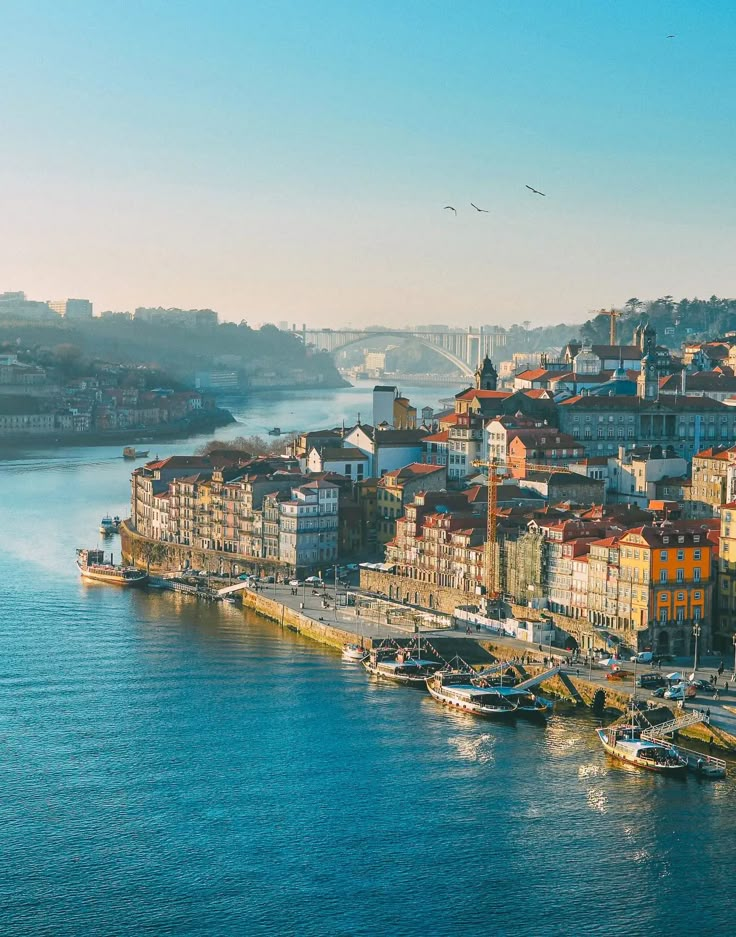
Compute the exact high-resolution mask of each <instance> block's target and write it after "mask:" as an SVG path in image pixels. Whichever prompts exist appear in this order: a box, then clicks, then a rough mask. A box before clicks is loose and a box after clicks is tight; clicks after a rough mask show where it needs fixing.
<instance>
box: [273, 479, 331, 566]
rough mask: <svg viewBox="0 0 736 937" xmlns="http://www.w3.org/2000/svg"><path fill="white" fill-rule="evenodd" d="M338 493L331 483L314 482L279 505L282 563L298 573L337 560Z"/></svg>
mask: <svg viewBox="0 0 736 937" xmlns="http://www.w3.org/2000/svg"><path fill="white" fill-rule="evenodd" d="M338 491H339V489H338V486H337V485H333V484H332V483H331V482H327V481H322V480H318V481H311V482H307V483H306V484H305V485H301V486H299V487H298V488H294V489H293V490H292V497H291V499H290V500H289V501H283V502H281V504H280V505H279V560H280V561H281V562H283V563H287V564H288V565H289V566H290V567H291V568H293V569H294V570H295V571H296V572H297V574H298V573H299V572H301V571H303V570H307V569H314V568H316V567H322V566H330V565H332V564H333V563H334V562H335V561H336V560H337V548H338V532H337V527H338ZM323 575H325V572H324V571H323Z"/></svg>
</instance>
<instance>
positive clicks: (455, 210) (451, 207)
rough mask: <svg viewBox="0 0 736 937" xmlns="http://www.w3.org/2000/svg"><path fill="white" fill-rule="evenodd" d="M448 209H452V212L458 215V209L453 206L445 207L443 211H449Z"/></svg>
mask: <svg viewBox="0 0 736 937" xmlns="http://www.w3.org/2000/svg"><path fill="white" fill-rule="evenodd" d="M448 208H449V209H450V211H454V212H455V214H457V208H454V207H453V206H452V205H445V207H444V208H443V209H442V211H447V209H448Z"/></svg>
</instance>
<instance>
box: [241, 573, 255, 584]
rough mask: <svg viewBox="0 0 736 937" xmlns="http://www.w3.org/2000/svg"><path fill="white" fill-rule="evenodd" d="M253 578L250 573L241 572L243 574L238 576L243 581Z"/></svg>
mask: <svg viewBox="0 0 736 937" xmlns="http://www.w3.org/2000/svg"><path fill="white" fill-rule="evenodd" d="M252 578H253V576H252V575H251V574H250V573H241V574H240V575H239V576H238V579H239V580H240V581H241V582H247V581H248V580H249V579H252Z"/></svg>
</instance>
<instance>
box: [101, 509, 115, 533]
mask: <svg viewBox="0 0 736 937" xmlns="http://www.w3.org/2000/svg"><path fill="white" fill-rule="evenodd" d="M116 532H117V528H116V527H115V521H114V520H113V519H112V518H111V517H110V515H109V514H106V515H105V516H104V517H103V518H102V520H101V521H100V533H101V534H102V536H103V537H108V536H109V535H110V534H114V533H116Z"/></svg>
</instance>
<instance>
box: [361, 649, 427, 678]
mask: <svg viewBox="0 0 736 937" xmlns="http://www.w3.org/2000/svg"><path fill="white" fill-rule="evenodd" d="M363 666H364V667H365V669H366V670H367V671H368V673H370V674H373V676H374V677H380V678H381V679H383V680H391V681H392V682H393V683H403V684H404V685H405V686H416V687H421V688H424V687H425V686H426V680H427V677H431V676H432V674H433V673H435V672H436V671H437V670H439V669H440V667H442V662H441V661H436V660H428V659H426V658H422V657H419V656H417V657H411V656H410V655H409V653H408V652H405V651H402V650H399V651H397V652H394V653H393V654H392V655H391V656H386V651H385V649H381V648H378V649H375V648H374V649H373V650H371V651H370V653H369V654H368V656H367V657H366V658H365V660H364V661H363Z"/></svg>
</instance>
